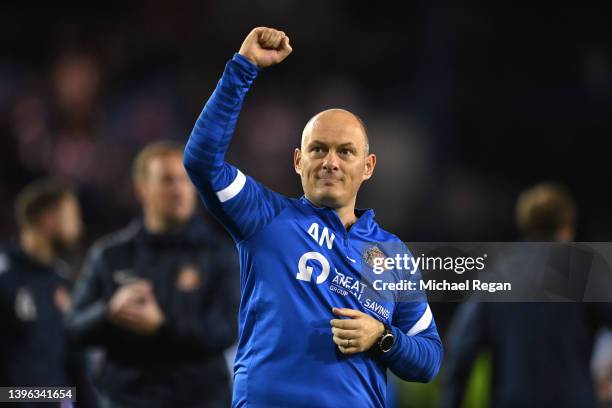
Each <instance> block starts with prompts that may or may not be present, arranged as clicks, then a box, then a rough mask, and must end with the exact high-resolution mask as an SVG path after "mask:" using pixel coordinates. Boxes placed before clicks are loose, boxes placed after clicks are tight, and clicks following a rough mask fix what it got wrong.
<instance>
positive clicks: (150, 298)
mask: <svg viewBox="0 0 612 408" xmlns="http://www.w3.org/2000/svg"><path fill="white" fill-rule="evenodd" d="M182 156H183V147H182V146H181V145H178V144H175V143H172V142H169V141H162V142H156V143H153V144H150V145H148V146H147V147H145V148H144V149H143V150H142V151H141V152H140V154H139V155H138V156H137V157H136V159H135V161H134V167H133V179H134V184H135V190H136V194H137V196H138V199H139V201H140V203H141V205H142V211H143V216H142V218H138V219H136V220H134V221H133V222H132V223H131V224H129V225H128V226H127V227H126V228H125V229H123V230H121V231H119V232H117V233H115V234H113V235H111V236H110V237H107V238H104V239H102V240H100V241H99V242H97V243H96V244H95V245H94V246H93V248H92V249H91V251H90V254H89V255H88V259H87V262H86V265H85V270H84V275H83V279H82V280H81V281H80V282H79V284H78V285H77V288H76V290H75V295H74V302H73V309H72V312H71V314H70V316H69V319H68V327H69V330H70V332H71V334H72V335H73V336H74V338H75V339H76V340H77V341H78V342H79V343H80V344H81V345H83V346H99V347H101V348H102V349H103V350H104V354H105V357H104V362H103V364H102V368H101V373H100V378H99V380H98V381H97V383H98V386H99V391H100V393H101V394H102V406H104V407H179V406H180V407H226V406H228V405H229V403H230V385H229V378H228V372H227V368H226V365H225V360H224V357H223V351H224V349H226V348H228V347H229V346H230V345H232V344H233V343H234V341H235V337H236V328H237V323H236V313H237V300H236V299H237V296H238V287H237V286H238V276H237V273H236V269H237V267H235V262H234V261H233V259H234V258H235V255H234V253H233V251H232V250H231V248H228V247H227V246H225V245H223V244H222V243H221V242H219V240H218V239H215V237H214V236H213V235H212V233H211V231H210V230H209V229H208V227H207V225H206V224H205V222H204V220H203V219H201V217H200V216H199V214H198V213H197V212H196V204H197V200H196V192H195V189H194V188H193V186H192V185H191V183H190V181H189V179H188V177H187V174H186V172H185V169H184V168H183V164H182V163H183V157H182Z"/></svg>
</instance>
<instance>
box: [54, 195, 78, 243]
mask: <svg viewBox="0 0 612 408" xmlns="http://www.w3.org/2000/svg"><path fill="white" fill-rule="evenodd" d="M50 218H51V224H50V225H51V228H50V229H49V230H50V231H51V240H52V242H53V245H54V247H56V248H57V249H62V250H63V249H69V248H71V247H73V246H74V245H76V243H77V242H78V240H79V238H80V237H81V233H82V232H83V223H82V220H81V209H80V207H79V203H78V202H77V199H76V198H75V197H74V196H73V195H67V196H66V197H65V198H64V199H62V201H60V202H59V204H58V205H57V207H55V209H54V210H53V214H52V217H50Z"/></svg>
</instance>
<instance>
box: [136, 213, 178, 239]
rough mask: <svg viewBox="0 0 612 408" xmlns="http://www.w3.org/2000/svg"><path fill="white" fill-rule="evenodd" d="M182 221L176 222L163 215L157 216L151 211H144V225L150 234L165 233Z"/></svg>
mask: <svg viewBox="0 0 612 408" xmlns="http://www.w3.org/2000/svg"><path fill="white" fill-rule="evenodd" d="M183 224H184V222H178V221H175V220H171V219H168V218H164V217H158V216H155V215H153V214H151V213H147V212H146V211H145V213H144V225H145V228H146V230H147V231H148V232H150V233H152V234H165V233H166V232H170V231H171V230H173V229H175V228H178V227H179V226H181V225H183Z"/></svg>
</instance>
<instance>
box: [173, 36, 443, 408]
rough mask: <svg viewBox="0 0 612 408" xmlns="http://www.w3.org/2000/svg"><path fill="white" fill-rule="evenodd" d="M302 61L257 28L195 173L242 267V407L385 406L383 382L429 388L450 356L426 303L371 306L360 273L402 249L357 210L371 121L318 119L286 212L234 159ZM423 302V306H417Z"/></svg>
mask: <svg viewBox="0 0 612 408" xmlns="http://www.w3.org/2000/svg"><path fill="white" fill-rule="evenodd" d="M291 51H292V49H291V46H290V45H289V38H288V37H287V36H286V35H285V34H284V33H283V32H281V31H277V30H274V29H270V28H265V27H259V28H255V29H254V30H253V31H251V33H250V34H249V35H248V36H247V38H246V39H245V41H244V43H243V44H242V47H241V49H240V52H239V53H237V54H236V55H234V57H233V58H232V60H231V61H229V62H228V64H227V66H226V68H225V72H224V74H223V77H222V78H221V80H220V82H219V84H218V86H217V88H216V90H215V92H214V93H213V94H212V96H211V97H210V99H209V101H208V103H207V104H206V106H205V108H204V110H203V112H202V113H201V115H200V117H199V118H198V120H197V122H196V124H195V126H194V129H193V131H192V133H191V136H190V138H189V141H188V143H187V146H186V148H185V156H184V161H185V166H186V168H187V171H188V173H189V175H190V177H191V180H192V181H193V183H194V184H195V185H196V187H197V188H198V191H199V193H200V195H201V197H202V199H203V201H204V203H205V204H206V207H207V208H208V210H209V211H210V212H211V213H212V214H214V216H215V217H216V218H217V219H218V220H219V221H220V222H221V223H222V224H223V225H224V226H225V228H226V229H227V230H228V231H229V233H230V234H231V235H232V237H233V239H234V240H235V242H236V244H237V247H238V250H239V254H240V263H241V290H242V299H241V304H240V313H239V343H238V351H237V356H236V361H235V365H234V395H233V406H234V407H339V406H343V407H344V406H346V407H383V406H385V388H386V373H385V372H386V369H387V368H388V369H390V370H391V371H393V372H394V373H395V374H397V375H398V376H399V377H400V378H403V379H405V380H408V381H420V382H427V381H430V380H431V379H432V378H433V377H434V376H435V375H436V373H437V371H438V368H439V366H440V361H441V358H442V345H441V342H440V338H439V336H438V333H437V330H436V325H435V322H434V319H433V316H432V314H431V310H430V308H429V306H428V305H427V302H426V301H424V300H421V301H410V302H408V301H406V302H396V301H393V299H389V297H383V299H382V300H381V299H380V298H378V297H376V296H374V295H373V294H372V293H371V289H372V288H371V285H370V284H369V282H368V280H367V279H366V280H364V279H362V278H363V273H364V271H366V272H367V271H371V270H372V268H370V267H371V266H372V264H373V263H372V259H373V258H376V257H378V256H385V255H387V256H389V255H390V254H388V253H387V252H385V251H384V247H385V244H387V243H390V244H395V245H396V246H398V245H402V244H401V241H400V240H399V239H398V238H397V237H395V236H394V235H392V234H390V233H388V232H387V231H384V230H383V229H382V228H380V227H379V226H378V225H377V224H376V222H375V221H374V212H373V211H372V210H357V209H355V201H356V196H357V191H358V190H359V187H360V185H361V183H362V182H363V181H365V180H366V179H368V178H370V176H371V175H372V172H373V170H374V167H375V164H376V157H375V156H374V155H373V154H370V153H369V151H368V140H367V135H366V132H365V127H364V125H363V122H361V120H360V119H359V118H358V117H357V116H355V115H353V114H352V113H350V112H347V111H345V110H341V109H332V110H328V111H325V112H322V113H320V114H318V115H316V116H315V117H314V118H312V119H311V120H310V121H309V122H308V124H307V125H306V128H305V129H304V133H303V136H302V143H301V149H296V150H295V153H294V164H295V170H296V172H297V173H298V174H299V175H300V176H301V180H302V186H303V189H304V196H303V197H301V198H300V199H290V198H287V197H284V196H282V195H280V194H278V193H276V192H273V191H271V190H270V189H268V188H266V187H265V186H263V185H261V184H260V183H258V182H256V181H255V180H253V179H252V178H251V177H248V176H245V175H244V174H243V173H242V172H241V171H240V170H238V169H237V168H236V167H234V166H232V165H230V164H228V163H226V162H225V160H224V157H225V153H226V151H227V148H228V146H229V144H230V140H231V137H232V134H233V132H234V128H235V125H236V122H237V119H238V115H239V113H240V109H241V106H242V103H243V100H244V97H245V95H246V93H247V91H248V89H249V87H250V85H251V84H252V82H253V81H254V79H255V77H256V76H257V74H258V73H259V70H260V69H261V68H265V67H268V66H270V65H274V64H277V63H279V62H281V61H282V60H283V59H285V58H286V57H287V56H288V55H289V53H291ZM421 299H422V298H421Z"/></svg>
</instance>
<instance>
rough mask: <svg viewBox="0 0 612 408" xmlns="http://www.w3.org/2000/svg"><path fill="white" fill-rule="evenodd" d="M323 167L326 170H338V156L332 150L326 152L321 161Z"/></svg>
mask: <svg viewBox="0 0 612 408" xmlns="http://www.w3.org/2000/svg"><path fill="white" fill-rule="evenodd" d="M323 169H324V170H327V171H336V170H338V156H337V155H336V153H334V152H333V151H330V152H329V153H327V156H325V160H324V161H323Z"/></svg>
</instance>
